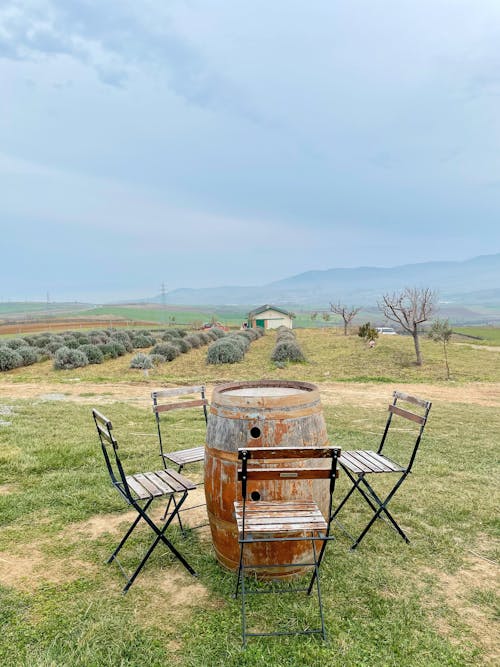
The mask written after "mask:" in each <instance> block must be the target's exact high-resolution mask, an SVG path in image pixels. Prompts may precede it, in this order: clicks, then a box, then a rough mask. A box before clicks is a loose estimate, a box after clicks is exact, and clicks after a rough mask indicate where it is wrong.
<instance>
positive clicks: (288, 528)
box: [234, 447, 340, 646]
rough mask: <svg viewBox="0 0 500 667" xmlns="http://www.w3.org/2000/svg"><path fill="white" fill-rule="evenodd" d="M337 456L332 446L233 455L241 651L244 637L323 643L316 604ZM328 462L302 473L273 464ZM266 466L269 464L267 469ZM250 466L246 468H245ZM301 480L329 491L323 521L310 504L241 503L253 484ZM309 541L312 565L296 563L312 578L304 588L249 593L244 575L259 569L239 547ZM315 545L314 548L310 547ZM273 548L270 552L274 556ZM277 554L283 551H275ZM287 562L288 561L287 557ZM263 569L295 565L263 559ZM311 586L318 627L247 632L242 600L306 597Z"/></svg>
mask: <svg viewBox="0 0 500 667" xmlns="http://www.w3.org/2000/svg"><path fill="white" fill-rule="evenodd" d="M339 455H340V449H338V448H336V447H300V448H296V447H277V448H274V449H271V448H268V447H246V448H243V449H239V450H238V459H239V460H240V461H241V468H239V469H238V480H239V481H240V482H241V494H242V500H241V501H240V500H237V501H235V503H234V512H235V518H236V523H237V528H238V542H239V545H240V558H239V565H238V571H237V581H236V592H235V597H238V594H239V589H240V587H241V618H242V641H243V646H246V640H247V637H250V636H253V637H257V636H259V637H260V636H275V635H296V634H315V633H321V634H322V636H323V638H324V639H326V630H325V622H324V616H323V607H322V602H321V589H320V580H319V567H320V565H321V561H322V559H323V555H324V552H325V548H326V545H327V543H328V542H329V541H330V540H332V539H333V538H332V537H331V536H330V535H329V529H330V523H329V521H328V517H329V516H330V514H331V509H332V496H333V491H334V489H335V479H336V477H337V460H338V457H339ZM325 458H330V459H331V464H330V466H329V467H327V468H325V467H320V466H319V465H317V466H316V467H310V468H303V467H295V468H285V467H283V465H280V464H278V462H277V459H289V460H291V459H318V463H319V460H320V459H325ZM264 459H265V460H266V467H264V466H262V465H261V464H262V461H263V460H264ZM269 461H272V462H273V463H274V465H272V464H270V463H269ZM249 462H250V464H257V465H255V466H254V465H252V467H249ZM303 479H324V480H325V481H327V482H328V485H329V487H328V489H329V508H328V514H327V518H325V517H324V516H323V515H322V513H321V510H320V509H319V507H318V505H317V504H316V502H314V501H313V500H300V499H297V500H296V501H278V500H276V501H265V500H255V501H252V500H247V483H248V482H249V481H253V480H280V482H281V483H283V482H286V481H291V482H293V481H296V480H303ZM297 541H302V542H304V541H305V542H310V543H311V548H312V553H313V558H312V562H306V563H300V566H301V567H304V568H312V576H311V579H310V581H309V584H308V586H307V587H306V588H290V587H288V586H287V587H284V586H281V587H280V588H276V587H275V586H274V585H272V586H271V587H270V588H268V589H266V590H264V591H263V590H249V589H247V587H246V584H245V571H246V570H252V571H258V568H259V567H263V566H262V564H260V563H255V562H254V563H250V562H247V559H246V558H245V548H246V547H247V546H251V545H254V544H256V543H261V542H266V543H279V542H297ZM318 541H319V542H320V543H321V546H320V548H319V550H318V549H317V546H316V542H318ZM278 552H279V549H276V553H278ZM270 553H272V549H270V550H267V554H268V555H269V554H270ZM281 553H283V551H281ZM288 560H290V558H288ZM265 567H266V569H267V568H273V567H275V568H280V569H282V570H283V569H284V570H285V571H286V568H291V569H293V570H296V569H297V563H290V562H288V563H287V562H285V563H283V562H276V563H274V562H271V563H270V562H269V559H267V560H266V564H265ZM315 582H316V592H317V596H318V607H319V616H320V627H319V628H317V629H307V630H302V631H277V632H248V631H247V620H246V596H247V595H250V594H253V593H262V592H269V593H280V592H282V593H291V592H292V593H293V592H306V593H307V595H310V594H311V591H312V588H313V586H314V583H315Z"/></svg>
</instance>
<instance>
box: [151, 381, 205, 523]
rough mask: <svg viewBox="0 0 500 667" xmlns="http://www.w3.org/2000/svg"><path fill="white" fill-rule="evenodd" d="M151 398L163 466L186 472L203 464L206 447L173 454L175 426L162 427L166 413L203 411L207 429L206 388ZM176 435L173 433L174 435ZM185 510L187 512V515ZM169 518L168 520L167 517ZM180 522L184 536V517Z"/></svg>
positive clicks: (188, 388) (173, 391) (180, 389)
mask: <svg viewBox="0 0 500 667" xmlns="http://www.w3.org/2000/svg"><path fill="white" fill-rule="evenodd" d="M190 395H197V397H196V398H194V399H193V398H192V399H189V396H190ZM179 396H184V397H188V398H187V400H186V399H184V400H180V401H179V400H177V401H174V402H172V399H178V398H179ZM151 398H152V400H153V412H154V415H155V419H156V428H157V431H158V442H159V446H160V456H161V458H162V461H163V465H164V466H165V467H167V465H172V464H174V465H175V466H177V471H178V472H182V470H183V468H184V467H185V466H186V465H189V464H192V463H198V462H200V461H203V460H204V458H205V445H204V444H203V445H199V446H196V447H189V448H187V449H177V450H174V451H169V449H168V447H169V444H170V441H172V440H173V439H174V436H175V426H174V424H173V423H172V422H171V423H170V424H167V423H164V424H162V418H161V415H162V414H164V413H166V412H171V411H172V410H185V409H187V408H202V409H203V419H204V422H205V426H206V424H207V421H208V411H207V406H208V401H207V399H206V391H205V386H204V385H193V386H185V387H173V388H171V389H162V390H158V391H153V392H152V393H151ZM170 431H172V432H170ZM171 502H172V501H171V500H170V501H169V503H168V505H167V508H166V510H165V516H167V514H168V512H169V511H170V506H171ZM203 506H204V503H203V504H199V505H194V506H193V507H189V508H186V510H190V509H195V508H197V507H203ZM186 510H184V509H183V511H186ZM164 518H165V517H164ZM177 518H178V520H179V525H180V527H181V530H182V532H183V534H184V532H185V531H184V527H183V525H182V521H181V517H180V514H178V515H177ZM203 525H206V524H203ZM199 527H200V526H194V528H199Z"/></svg>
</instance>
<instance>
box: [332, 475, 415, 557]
mask: <svg viewBox="0 0 500 667" xmlns="http://www.w3.org/2000/svg"><path fill="white" fill-rule="evenodd" d="M343 470H344V472H345V473H346V474H347V476H348V477H349V479H350V480H351V482H352V487H351V488H350V490H349V492H348V493H347V495H346V496H345V497H344V499H343V500H342V502H341V503H340V505H339V506H338V507H337V508H336V510H335V512H334V513H333V514H332V515H331V517H330V523H331V522H332V521H333V520H334V519H335V517H336V516H337V514H338V513H339V511H340V510H341V509H342V507H343V506H344V505H345V503H346V501H347V500H348V498H349V497H350V496H351V494H352V493H353V492H354V491H355V490H357V491H359V493H360V494H361V496H362V497H363V498H364V500H365V501H366V503H367V504H368V505H369V507H370V508H371V510H372V511H373V514H374V515H373V517H372V518H371V520H370V521H369V522H368V525H367V526H366V527H365V529H364V530H363V532H362V533H361V534H360V535H359V537H358V538H357V539H355V540H354V542H353V544H352V546H351V550H354V549H356V547H357V546H358V545H359V543H360V542H361V540H362V539H363V538H364V536H365V535H366V533H367V532H368V531H369V529H370V528H371V527H372V525H373V524H374V523H375V521H376V520H377V519H382V518H384V517H383V516H382V513H384V515H385V516H386V517H387V518H388V519H389V521H390V522H391V524H392V526H393V527H394V528H395V530H396V531H397V532H398V533H399V535H400V536H401V537H402V538H403V539H404V540H405V542H406V543H407V544H408V543H409V542H410V540H409V538H408V537H407V535H406V534H405V533H404V531H403V530H402V528H401V527H400V526H399V525H398V523H397V522H396V520H395V519H394V517H393V516H392V514H391V513H390V512H389V510H388V509H387V505H388V503H389V501H390V500H391V498H392V497H393V496H394V494H395V493H396V491H397V490H398V488H399V487H400V486H401V484H402V483H403V481H404V480H405V479H406V477H407V474H408V473H404V474H403V475H402V476H401V477H400V478H399V480H398V481H397V483H396V484H395V485H394V487H393V489H392V491H391V492H390V494H389V495H388V496H387V498H386V499H385V500H384V501H382V500H381V498H379V496H378V495H377V493H376V492H375V490H374V489H373V487H372V486H371V485H370V484H369V483H368V482H367V480H366V476H365V475H364V474H363V475H359V476H358V477H357V478H356V477H354V475H352V474H351V472H350V471H349V470H347V468H343ZM361 484H363V485H364V486H365V487H366V489H367V491H368V493H367V492H366V491H365V490H364V489H363V488H362V487H361ZM368 494H369V495H368ZM370 496H371V498H370ZM372 499H373V501H375V502H372ZM345 532H347V531H345Z"/></svg>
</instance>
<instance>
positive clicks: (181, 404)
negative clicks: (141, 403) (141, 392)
mask: <svg viewBox="0 0 500 667" xmlns="http://www.w3.org/2000/svg"><path fill="white" fill-rule="evenodd" d="M191 394H198V395H199V398H196V399H189V400H186V399H182V400H180V401H173V402H172V399H176V398H178V397H179V396H189V395H191ZM151 398H152V400H153V412H154V415H155V418H156V428H157V430H158V440H159V443H160V454H161V455H162V456H163V438H164V437H165V436H164V434H162V428H161V421H160V415H161V414H162V413H164V412H170V411H171V410H185V409H186V408H199V407H202V408H203V417H204V419H205V425H206V423H207V421H208V411H207V406H208V401H207V398H206V390H205V385H192V386H185V387H173V388H171V389H161V390H158V391H153V392H152V393H151Z"/></svg>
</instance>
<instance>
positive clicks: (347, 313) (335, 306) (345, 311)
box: [330, 301, 361, 336]
mask: <svg viewBox="0 0 500 667" xmlns="http://www.w3.org/2000/svg"><path fill="white" fill-rule="evenodd" d="M330 310H331V311H332V313H335V314H336V315H340V317H341V318H342V319H343V320H344V336H347V327H348V326H349V324H350V323H351V321H352V320H353V319H354V318H355V317H356V315H357V314H358V313H359V311H360V310H361V308H354V306H345V305H343V304H341V303H340V301H339V303H331V304H330Z"/></svg>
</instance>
